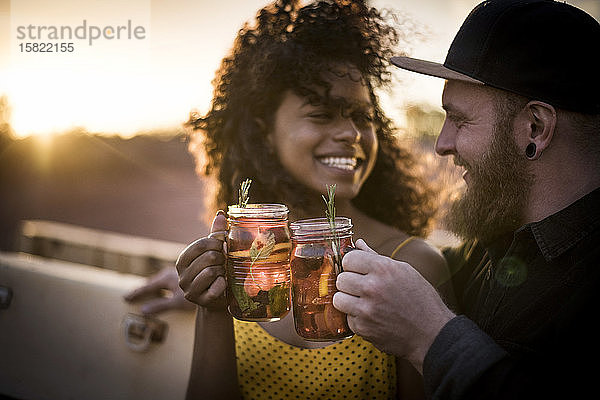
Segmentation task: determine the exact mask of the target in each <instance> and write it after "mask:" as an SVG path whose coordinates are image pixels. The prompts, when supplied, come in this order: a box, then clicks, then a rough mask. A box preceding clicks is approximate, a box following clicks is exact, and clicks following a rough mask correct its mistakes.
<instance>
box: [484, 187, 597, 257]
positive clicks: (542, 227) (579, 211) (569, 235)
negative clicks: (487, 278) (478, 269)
mask: <svg viewBox="0 0 600 400" xmlns="http://www.w3.org/2000/svg"><path fill="white" fill-rule="evenodd" d="M598 227H600V188H597V189H595V190H594V191H592V192H591V193H588V194H587V195H585V196H583V197H582V198H580V199H579V200H577V201H575V202H574V203H572V204H570V205H569V206H567V207H566V208H563V209H562V210H560V211H558V212H557V213H555V214H552V215H550V216H549V217H546V218H544V219H543V220H541V221H538V222H532V223H529V224H527V225H524V226H522V227H521V228H519V229H518V230H517V231H516V232H514V233H510V234H507V235H504V236H501V237H499V238H497V239H496V240H495V241H494V243H492V244H490V245H489V246H486V249H487V251H488V254H489V256H490V258H491V259H492V262H493V263H494V264H495V263H496V262H497V261H498V260H500V259H501V258H502V257H504V256H505V254H506V253H507V251H508V250H509V248H510V247H511V244H513V245H514V241H515V239H517V238H519V239H524V237H525V236H528V237H532V238H533V241H534V242H535V243H536V244H537V246H538V248H539V251H540V252H541V254H542V255H543V256H544V258H545V259H546V261H550V260H552V259H554V258H557V257H559V256H560V255H562V254H563V253H564V252H566V251H567V250H569V249H570V248H572V247H573V246H575V245H576V244H577V243H578V242H579V241H580V240H582V239H583V238H585V237H586V236H588V235H589V234H590V233H591V232H593V231H594V230H596V229H598Z"/></svg>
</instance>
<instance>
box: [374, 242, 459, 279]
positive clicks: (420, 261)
mask: <svg viewBox="0 0 600 400" xmlns="http://www.w3.org/2000/svg"><path fill="white" fill-rule="evenodd" d="M378 252H379V253H380V254H384V255H388V256H390V257H392V258H394V259H395V260H398V261H404V262H406V263H408V264H410V265H412V267H413V268H415V269H416V270H417V271H419V273H420V274H421V275H423V276H424V277H425V279H427V280H428V281H429V282H430V283H431V284H432V285H433V286H437V285H439V284H441V283H442V282H445V281H446V280H447V279H448V267H447V263H446V259H445V258H444V256H443V254H442V252H441V251H440V250H439V249H438V248H437V247H435V246H434V245H432V244H430V243H429V242H428V241H426V240H425V239H423V238H420V237H416V236H410V235H408V234H406V233H404V232H400V233H399V234H398V235H396V236H394V237H391V238H390V239H389V240H387V241H386V242H385V243H383V244H382V245H381V246H380V248H379V249H378Z"/></svg>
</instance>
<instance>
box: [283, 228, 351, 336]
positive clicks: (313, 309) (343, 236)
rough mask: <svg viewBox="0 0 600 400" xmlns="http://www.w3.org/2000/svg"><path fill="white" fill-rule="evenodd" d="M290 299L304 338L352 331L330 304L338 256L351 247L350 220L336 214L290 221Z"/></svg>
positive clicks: (295, 321) (338, 264)
mask: <svg viewBox="0 0 600 400" xmlns="http://www.w3.org/2000/svg"><path fill="white" fill-rule="evenodd" d="M290 227H291V229H292V254H291V256H290V268H291V272H292V302H293V310H294V325H295V327H296V331H297V332H298V335H300V336H301V337H303V338H305V339H306V340H312V341H330V340H338V339H343V338H347V337H350V336H352V335H353V332H352V331H351V330H350V328H349V327H348V322H347V319H346V314H344V313H342V312H340V311H338V310H337V309H336V308H334V307H333V295H334V293H335V292H336V291H337V288H336V286H335V281H336V279H337V275H338V274H339V273H340V272H341V271H342V257H343V256H344V254H346V253H347V252H348V251H350V250H352V249H353V248H354V243H353V242H352V221H351V220H350V218H346V217H336V218H335V225H334V227H332V226H331V225H330V223H329V221H328V219H327V218H313V219H304V220H299V221H296V222H293V223H292V224H291V225H290Z"/></svg>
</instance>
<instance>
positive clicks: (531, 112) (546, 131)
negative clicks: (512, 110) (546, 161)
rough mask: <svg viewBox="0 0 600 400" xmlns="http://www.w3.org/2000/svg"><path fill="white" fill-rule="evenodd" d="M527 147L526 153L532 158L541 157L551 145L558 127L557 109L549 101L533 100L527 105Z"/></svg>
mask: <svg viewBox="0 0 600 400" xmlns="http://www.w3.org/2000/svg"><path fill="white" fill-rule="evenodd" d="M524 111H525V118H526V126H527V129H526V136H527V138H526V139H527V140H526V143H527V144H526V147H525V149H524V152H525V155H526V156H527V158H528V159H530V160H536V159H538V158H540V156H541V155H542V152H543V151H544V150H545V149H547V148H548V146H550V142H551V141H552V137H553V136H554V130H555V128H556V109H555V108H554V107H553V106H551V105H550V104H548V103H544V102H541V101H537V100H533V101H530V102H529V103H527V105H526V106H525V109H524Z"/></svg>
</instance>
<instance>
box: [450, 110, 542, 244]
mask: <svg viewBox="0 0 600 400" xmlns="http://www.w3.org/2000/svg"><path fill="white" fill-rule="evenodd" d="M500 119H501V120H499V121H497V123H496V126H495V129H494V133H493V134H494V138H493V140H492V143H491V145H490V148H489V151H488V152H487V153H486V154H485V155H484V156H483V158H482V159H481V161H479V162H478V163H477V164H472V165H470V164H468V163H467V162H465V160H463V159H462V158H461V157H460V156H458V155H455V161H454V162H455V163H456V164H458V165H463V166H464V167H465V168H466V169H467V171H468V172H469V176H470V184H469V185H468V186H467V190H466V192H465V194H464V195H463V196H462V198H460V199H458V200H457V201H455V202H454V203H453V204H452V205H451V206H450V210H449V212H448V216H447V218H446V226H447V228H448V229H449V230H451V231H452V232H454V233H455V234H457V235H458V236H459V237H461V238H463V239H478V240H480V241H481V242H483V243H490V242H491V241H493V240H494V239H495V238H497V237H498V236H500V235H503V234H506V233H508V232H512V231H514V230H516V229H517V228H518V227H519V226H521V225H522V223H523V213H524V210H525V206H526V203H527V200H528V196H529V192H530V188H531V185H532V182H533V175H532V174H531V172H529V170H528V168H527V167H528V163H527V160H526V159H525V158H524V157H522V156H521V155H520V154H519V151H518V148H517V145H516V143H515V141H514V138H513V136H512V135H513V131H512V129H511V127H512V118H510V119H509V118H507V117H505V118H500Z"/></svg>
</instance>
